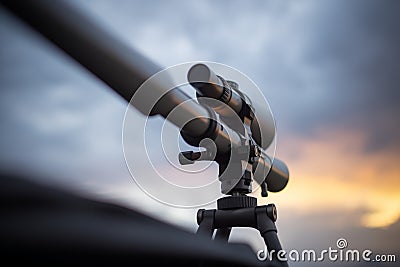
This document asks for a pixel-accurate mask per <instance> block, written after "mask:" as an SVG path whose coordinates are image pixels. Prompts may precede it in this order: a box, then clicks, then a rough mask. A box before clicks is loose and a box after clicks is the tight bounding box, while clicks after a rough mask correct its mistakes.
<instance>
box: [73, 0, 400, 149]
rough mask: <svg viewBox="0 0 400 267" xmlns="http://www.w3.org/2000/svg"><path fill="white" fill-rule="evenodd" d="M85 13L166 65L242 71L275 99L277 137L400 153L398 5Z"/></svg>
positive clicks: (237, 5)
mask: <svg viewBox="0 0 400 267" xmlns="http://www.w3.org/2000/svg"><path fill="white" fill-rule="evenodd" d="M80 4H81V5H83V6H84V8H86V9H87V11H88V12H90V13H93V14H94V16H95V17H98V19H99V20H100V21H103V22H104V23H105V25H106V26H107V27H109V28H110V29H111V30H113V31H114V32H115V33H116V34H118V35H120V36H121V38H125V39H126V40H127V41H128V42H130V43H131V44H132V45H135V46H137V47H138V48H139V49H141V50H142V51H143V52H144V53H146V54H147V55H148V56H150V57H151V58H153V59H154V60H155V61H156V62H160V63H161V64H163V65H165V66H169V65H172V64H177V63H180V62H182V61H190V60H211V61H219V62H222V63H225V64H229V65H232V66H233V67H236V68H239V70H241V71H243V72H244V73H245V74H247V75H249V76H250V78H252V79H254V81H255V82H256V83H257V84H258V85H259V86H260V88H261V89H262V90H263V92H264V94H265V95H266V97H267V98H268V99H269V101H270V104H271V106H272V111H273V113H274V115H275V117H276V120H277V125H278V134H279V133H280V134H283V135H284V136H286V135H292V134H293V135H306V136H312V134H313V133H314V132H315V131H316V130H318V129H321V128H323V129H338V128H356V129H358V130H360V132H364V133H366V134H367V135H368V139H369V140H368V143H369V146H368V147H366V150H367V151H372V150H374V149H384V148H386V147H391V146H392V145H393V144H395V145H396V146H398V145H400V141H399V140H398V136H399V134H400V133H399V129H400V127H399V126H400V125H399V120H397V119H396V115H397V114H399V106H398V105H397V100H398V99H399V96H400V92H399V90H398V88H399V87H400V76H399V75H398V74H397V70H398V69H399V64H400V63H399V62H400V52H399V48H398V47H400V41H399V36H400V30H399V29H400V28H399V26H398V25H400V17H399V16H398V15H397V13H396V11H397V10H399V3H398V2H397V1H383V2H382V1H350V2H349V1H306V2H301V3H299V2H296V1H288V2H281V1H256V2H251V3H247V2H241V1H229V2H228V1H218V2H211V1H204V2H198V3H194V2H182V1H178V2H174V1H173V2H168V3H167V2H163V1H160V2H158V3H157V4H152V5H150V4H144V3H140V5H139V4H138V3H137V2H131V1H121V3H120V5H118V6H115V7H113V10H110V9H109V8H107V7H108V2H107V1H104V2H99V1H94V2H90V1H87V2H84V3H80Z"/></svg>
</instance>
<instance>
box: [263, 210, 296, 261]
mask: <svg viewBox="0 0 400 267" xmlns="http://www.w3.org/2000/svg"><path fill="white" fill-rule="evenodd" d="M265 207H266V206H263V207H257V208H256V216H257V229H258V230H259V231H260V234H261V236H262V237H263V239H264V242H265V245H266V246H267V249H268V253H270V254H271V259H272V263H275V264H276V266H282V267H288V266H289V265H288V263H287V261H281V260H280V259H279V257H281V258H282V257H283V256H286V255H281V254H280V253H282V252H281V251H282V246H281V243H280V242H279V238H278V234H277V230H276V226H275V223H274V221H273V220H272V219H271V218H270V217H269V216H268V214H267V210H266V209H265ZM278 255H280V256H279V257H278Z"/></svg>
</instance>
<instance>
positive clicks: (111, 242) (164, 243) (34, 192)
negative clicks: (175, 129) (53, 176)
mask: <svg viewBox="0 0 400 267" xmlns="http://www.w3.org/2000/svg"><path fill="white" fill-rule="evenodd" d="M0 214H1V220H0V257H1V259H2V261H3V262H11V263H12V265H15V264H22V263H29V264H40V265H42V266H43V265H52V266H60V265H83V264H85V265H88V264H89V265H101V266H107V265H109V266H111V265H112V266H116V265H117V266H122V265H130V266H132V265H136V266H137V265H139V266H142V265H146V266H155V265H161V266H199V264H200V265H201V266H217V265H218V266H260V265H261V264H263V266H265V262H260V261H258V260H257V258H256V257H255V255H254V252H253V251H252V250H251V249H250V247H248V246H246V245H242V244H229V245H228V244H225V243H219V242H218V241H211V240H209V239H206V238H203V237H201V236H196V235H195V234H193V233H190V232H186V231H184V230H181V229H179V228H176V227H174V226H171V225H168V224H166V223H163V222H160V221H157V220H155V219H153V218H150V217H148V216H146V215H143V214H141V213H138V212H136V211H134V210H130V209H127V208H124V207H121V206H118V205H115V204H111V203H104V202H99V201H95V200H90V199H86V198H83V197H81V196H77V195H74V194H73V193H69V192H66V191H63V190H61V189H58V188H54V187H50V186H45V185H41V184H38V183H36V182H33V181H31V180H30V179H27V177H23V176H21V175H9V174H2V175H1V179H0ZM139 262H140V263H141V264H138V263H139Z"/></svg>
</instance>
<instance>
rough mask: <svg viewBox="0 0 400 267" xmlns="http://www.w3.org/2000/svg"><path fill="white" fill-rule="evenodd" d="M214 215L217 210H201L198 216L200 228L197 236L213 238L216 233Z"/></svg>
mask: <svg viewBox="0 0 400 267" xmlns="http://www.w3.org/2000/svg"><path fill="white" fill-rule="evenodd" d="M214 214H215V210H199V212H198V214H197V222H198V224H199V228H197V232H196V234H200V235H205V236H208V237H210V238H212V235H213V233H214Z"/></svg>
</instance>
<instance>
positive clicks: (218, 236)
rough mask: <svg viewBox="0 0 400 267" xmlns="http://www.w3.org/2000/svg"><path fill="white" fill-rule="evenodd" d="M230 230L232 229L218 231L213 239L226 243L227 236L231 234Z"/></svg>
mask: <svg viewBox="0 0 400 267" xmlns="http://www.w3.org/2000/svg"><path fill="white" fill-rule="evenodd" d="M231 229H232V228H230V227H227V228H220V229H218V230H217V233H216V234H215V239H216V240H221V241H225V242H228V239H229V235H230V234H231Z"/></svg>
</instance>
